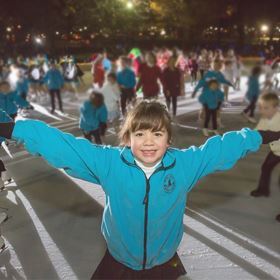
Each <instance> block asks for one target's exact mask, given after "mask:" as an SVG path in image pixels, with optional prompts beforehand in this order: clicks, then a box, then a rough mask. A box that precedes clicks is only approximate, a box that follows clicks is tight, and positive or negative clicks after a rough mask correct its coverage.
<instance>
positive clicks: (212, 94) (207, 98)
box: [199, 88, 224, 110]
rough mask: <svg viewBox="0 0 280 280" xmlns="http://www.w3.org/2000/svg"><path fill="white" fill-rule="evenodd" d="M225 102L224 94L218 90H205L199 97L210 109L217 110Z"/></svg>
mask: <svg viewBox="0 0 280 280" xmlns="http://www.w3.org/2000/svg"><path fill="white" fill-rule="evenodd" d="M223 101H224V93H223V92H222V91H221V90H220V89H218V90H211V89H209V88H207V89H205V90H204V91H203V93H202V94H201V95H200V96H199V102H200V103H201V104H202V105H206V106H207V107H208V108H209V109H211V110H215V109H217V108H218V105H219V103H221V102H223Z"/></svg>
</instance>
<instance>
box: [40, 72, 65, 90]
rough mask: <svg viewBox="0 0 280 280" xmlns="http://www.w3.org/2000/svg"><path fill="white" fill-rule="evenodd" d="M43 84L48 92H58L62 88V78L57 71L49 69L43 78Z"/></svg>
mask: <svg viewBox="0 0 280 280" xmlns="http://www.w3.org/2000/svg"><path fill="white" fill-rule="evenodd" d="M44 83H45V84H46V85H47V87H48V89H49V90H58V89H61V88H62V87H63V85H64V78H63V76H62V74H61V73H60V71H59V70H58V69H50V70H49V71H48V72H47V74H46V76H45V77H44Z"/></svg>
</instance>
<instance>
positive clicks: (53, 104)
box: [49, 90, 55, 113]
mask: <svg viewBox="0 0 280 280" xmlns="http://www.w3.org/2000/svg"><path fill="white" fill-rule="evenodd" d="M49 93H50V97H51V106H52V111H51V112H52V113H54V111H55V100H54V95H55V93H54V91H53V90H50V91H49Z"/></svg>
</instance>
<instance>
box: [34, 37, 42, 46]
mask: <svg viewBox="0 0 280 280" xmlns="http://www.w3.org/2000/svg"><path fill="white" fill-rule="evenodd" d="M35 43H36V44H38V45H41V44H42V43H43V41H42V39H41V38H40V37H35Z"/></svg>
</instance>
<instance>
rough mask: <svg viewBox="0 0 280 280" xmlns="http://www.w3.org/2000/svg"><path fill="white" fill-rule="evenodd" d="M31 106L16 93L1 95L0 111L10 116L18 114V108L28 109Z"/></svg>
mask: <svg viewBox="0 0 280 280" xmlns="http://www.w3.org/2000/svg"><path fill="white" fill-rule="evenodd" d="M29 106H30V104H29V103H28V102H27V101H26V100H24V99H23V98H21V97H20V96H19V95H18V94H17V92H16V91H12V92H10V93H7V94H4V93H0V109H2V110H3V111H5V112H6V113H7V114H8V115H13V114H16V113H17V110H18V107H20V108H27V107H29Z"/></svg>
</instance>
